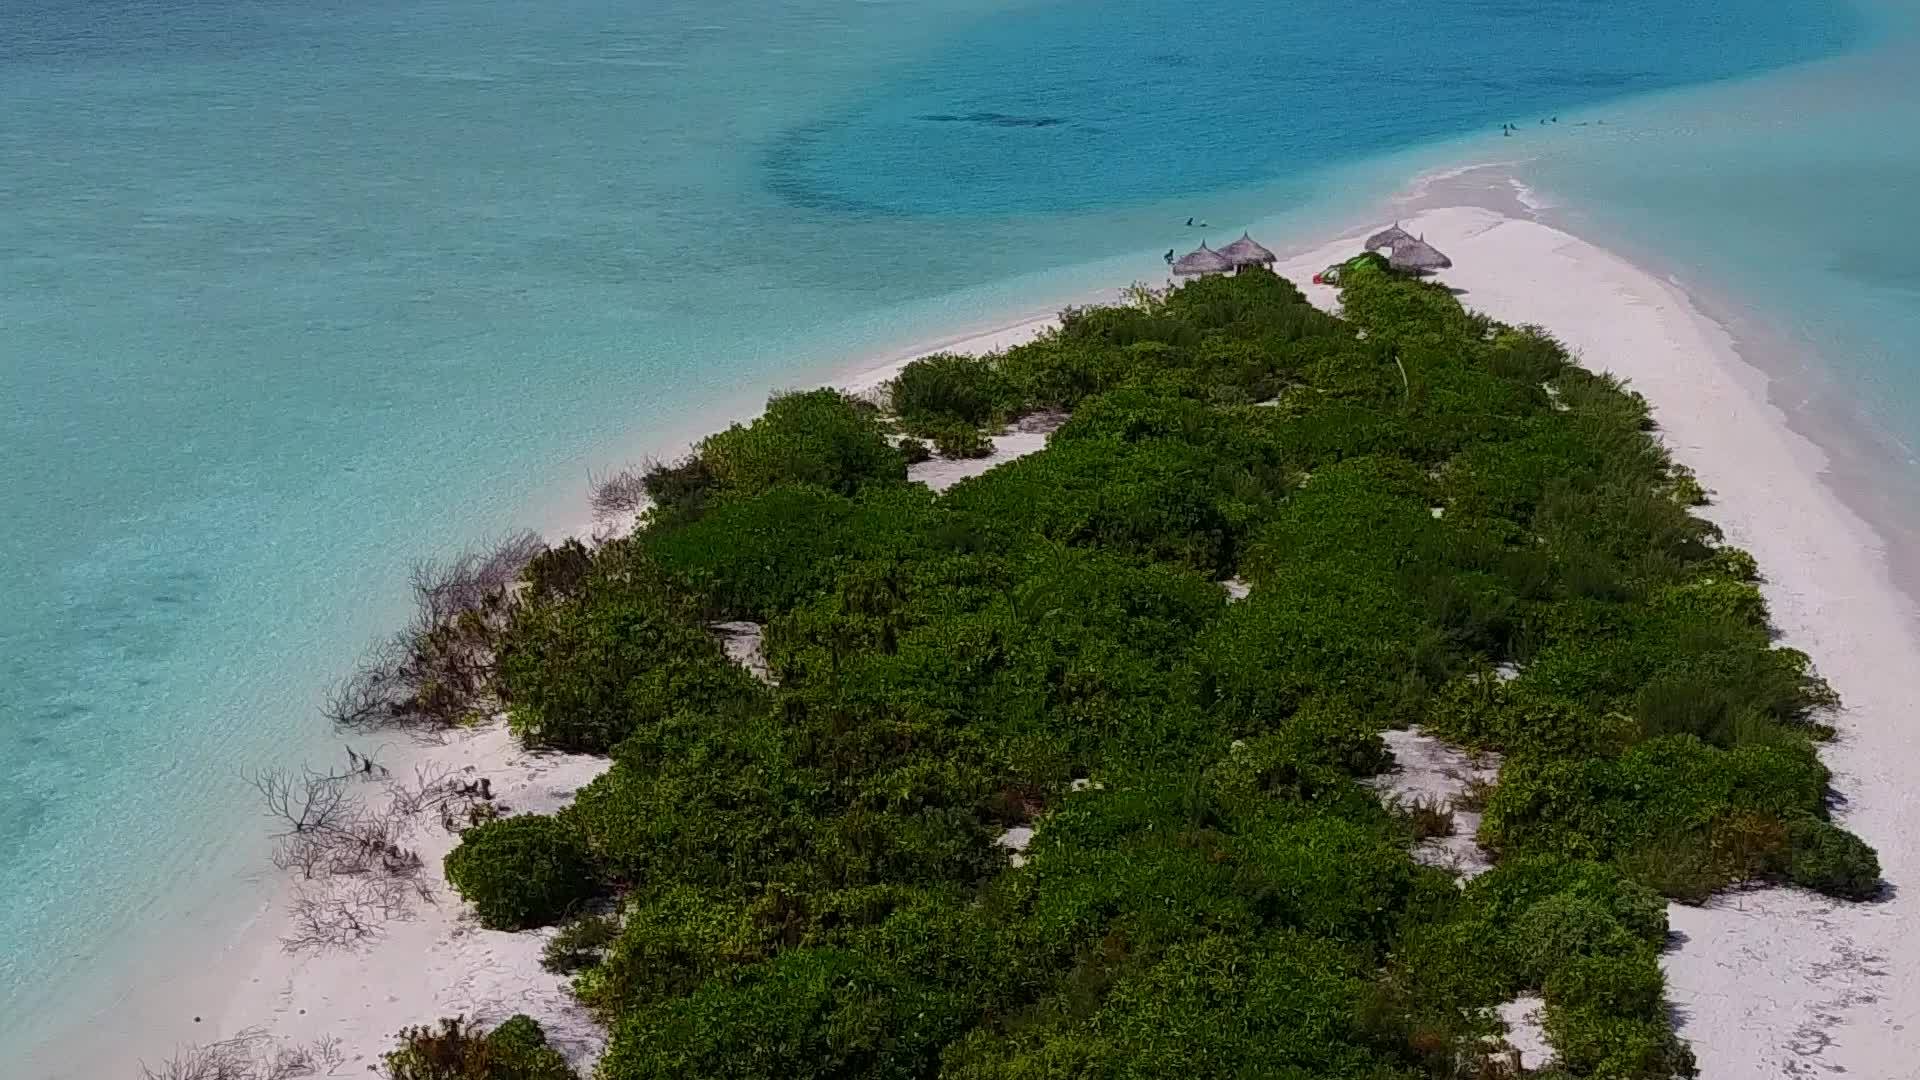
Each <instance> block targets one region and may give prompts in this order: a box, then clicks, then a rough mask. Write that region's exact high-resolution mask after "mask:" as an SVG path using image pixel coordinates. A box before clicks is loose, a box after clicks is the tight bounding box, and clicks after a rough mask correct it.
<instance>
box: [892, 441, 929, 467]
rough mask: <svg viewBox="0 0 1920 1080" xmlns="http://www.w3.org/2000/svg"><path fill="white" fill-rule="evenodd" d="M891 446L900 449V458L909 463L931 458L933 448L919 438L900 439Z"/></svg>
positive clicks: (918, 462)
mask: <svg viewBox="0 0 1920 1080" xmlns="http://www.w3.org/2000/svg"><path fill="white" fill-rule="evenodd" d="M893 448H894V449H895V450H898V451H900V457H901V459H902V460H904V461H905V462H906V463H907V464H909V465H918V464H920V463H921V462H923V461H931V460H933V449H932V448H931V447H929V446H928V445H927V444H926V443H924V442H921V441H920V440H919V439H901V440H900V441H899V442H897V443H895V444H894V446H893Z"/></svg>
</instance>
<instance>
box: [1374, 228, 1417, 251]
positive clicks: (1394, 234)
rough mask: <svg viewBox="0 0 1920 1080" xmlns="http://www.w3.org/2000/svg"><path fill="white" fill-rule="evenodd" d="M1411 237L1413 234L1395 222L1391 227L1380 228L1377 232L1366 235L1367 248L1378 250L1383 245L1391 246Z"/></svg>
mask: <svg viewBox="0 0 1920 1080" xmlns="http://www.w3.org/2000/svg"><path fill="white" fill-rule="evenodd" d="M1411 239H1413V234H1412V233H1410V232H1408V231H1407V230H1405V229H1403V228H1401V227H1400V224H1399V223H1398V222H1395V223H1394V224H1393V225H1392V226H1391V227H1389V228H1385V229H1381V230H1380V231H1379V232H1377V233H1374V234H1373V235H1372V236H1369V237H1367V250H1368V251H1379V250H1380V249H1381V248H1383V247H1393V246H1394V245H1395V244H1398V243H1400V242H1402V241H1405V240H1411Z"/></svg>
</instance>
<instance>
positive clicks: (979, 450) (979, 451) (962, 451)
mask: <svg viewBox="0 0 1920 1080" xmlns="http://www.w3.org/2000/svg"><path fill="white" fill-rule="evenodd" d="M922 431H923V432H924V433H925V434H927V435H929V436H931V437H932V439H933V448H934V449H935V450H938V451H939V452H940V456H941V457H944V458H981V457H986V456H987V455H988V454H991V453H993V440H991V439H989V438H987V437H986V436H985V435H983V434H981V433H980V430H979V429H978V428H974V427H971V426H969V425H966V424H961V423H954V422H943V423H940V424H937V425H934V426H930V427H927V428H923V429H922Z"/></svg>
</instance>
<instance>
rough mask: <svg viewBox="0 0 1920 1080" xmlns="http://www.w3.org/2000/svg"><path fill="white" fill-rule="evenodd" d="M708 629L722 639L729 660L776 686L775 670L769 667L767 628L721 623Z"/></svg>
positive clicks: (745, 624) (755, 624) (769, 684)
mask: <svg viewBox="0 0 1920 1080" xmlns="http://www.w3.org/2000/svg"><path fill="white" fill-rule="evenodd" d="M707 629H709V630H712V631H713V632H714V633H715V634H716V635H717V636H718V637H719V638H720V648H721V649H723V650H725V652H726V654H727V659H729V660H731V661H733V662H734V663H736V664H739V665H740V666H741V667H743V668H746V669H747V672H748V673H749V674H751V675H752V676H753V677H754V678H756V679H759V680H760V681H761V682H763V683H766V684H767V685H768V686H772V685H774V678H773V669H772V668H770V667H768V666H767V645H766V640H765V637H766V628H765V627H763V626H761V625H760V624H759V623H757V622H745V621H739V622H719V623H714V624H713V625H712V626H709V627H708V628H707Z"/></svg>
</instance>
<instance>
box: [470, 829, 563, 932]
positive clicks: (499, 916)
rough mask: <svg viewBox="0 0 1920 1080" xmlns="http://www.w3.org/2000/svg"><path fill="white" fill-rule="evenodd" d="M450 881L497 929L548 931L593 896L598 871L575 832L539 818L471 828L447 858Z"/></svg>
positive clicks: (488, 924) (489, 924) (477, 911)
mask: <svg viewBox="0 0 1920 1080" xmlns="http://www.w3.org/2000/svg"><path fill="white" fill-rule="evenodd" d="M446 872H447V880H448V881H449V882H451V883H452V884H453V887H454V888H456V889H458V890H460V895H461V896H462V897H463V898H465V899H466V901H467V902H468V903H470V904H472V905H473V910H474V912H475V914H477V915H479V916H480V921H481V922H482V923H483V924H485V925H486V926H488V927H491V928H493V929H495V930H524V929H526V928H527V927H530V926H544V925H546V924H548V923H551V922H554V921H555V920H557V919H558V918H559V917H560V916H562V915H565V914H567V913H568V912H570V911H572V910H573V908H574V907H575V905H577V904H578V903H580V901H582V900H584V899H586V898H587V897H588V896H589V895H591V894H592V892H593V889H594V880H593V871H592V867H591V866H590V865H589V864H588V862H587V858H586V853H585V852H584V851H582V850H581V848H580V845H579V841H578V839H577V838H576V837H575V835H574V833H573V831H572V830H571V829H568V828H567V827H566V826H565V825H564V824H563V823H562V822H561V821H560V820H559V819H557V818H551V817H544V816H542V815H539V814H522V815H519V816H517V817H508V818H498V819H496V820H493V821H488V822H483V823H481V824H479V825H476V826H474V827H473V828H471V829H468V830H467V831H466V832H465V833H464V834H462V835H461V837H460V846H459V847H456V848H454V849H453V851H451V852H449V853H448V854H447V860H446Z"/></svg>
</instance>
